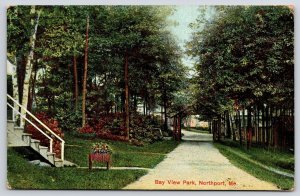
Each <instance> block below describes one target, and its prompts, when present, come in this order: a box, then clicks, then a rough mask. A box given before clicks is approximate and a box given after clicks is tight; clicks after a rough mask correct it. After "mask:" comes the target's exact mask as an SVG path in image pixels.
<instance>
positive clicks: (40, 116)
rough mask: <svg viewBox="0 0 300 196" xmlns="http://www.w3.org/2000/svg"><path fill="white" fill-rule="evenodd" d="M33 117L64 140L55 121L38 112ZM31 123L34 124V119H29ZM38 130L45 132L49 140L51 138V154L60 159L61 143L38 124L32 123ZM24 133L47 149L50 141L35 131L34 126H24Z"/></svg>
mask: <svg viewBox="0 0 300 196" xmlns="http://www.w3.org/2000/svg"><path fill="white" fill-rule="evenodd" d="M35 116H36V117H37V118H38V119H39V120H40V121H42V123H44V124H45V125H46V126H47V127H48V128H49V129H50V130H51V131H53V132H54V133H55V134H56V135H58V136H59V137H61V138H62V139H63V138H64V134H63V132H62V130H61V129H60V128H59V123H58V121H57V120H55V119H53V118H50V117H49V116H48V115H47V114H46V113H45V112H39V113H36V114H35ZM30 120H31V121H32V122H35V120H34V119H30ZM34 124H35V125H36V126H37V127H38V128H39V129H41V130H42V131H43V132H45V133H46V134H47V135H49V136H50V137H51V138H53V144H52V148H53V152H54V153H55V156H56V157H57V158H60V156H61V142H60V140H58V139H57V138H56V137H55V136H54V135H52V134H51V133H50V132H49V131H48V130H46V129H45V128H44V127H43V126H42V125H40V124H39V123H34ZM25 132H27V133H30V134H32V138H33V139H37V140H40V145H43V146H47V147H49V145H50V140H49V139H48V138H47V137H46V136H44V135H43V134H42V133H41V132H40V131H39V130H37V129H36V128H35V127H34V126H32V125H31V124H28V123H27V124H26V126H25Z"/></svg>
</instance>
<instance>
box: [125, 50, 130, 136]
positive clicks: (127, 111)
mask: <svg viewBox="0 0 300 196" xmlns="http://www.w3.org/2000/svg"><path fill="white" fill-rule="evenodd" d="M124 73H125V74H124V81H125V133H126V139H128V140H129V87H128V82H129V81H128V54H127V53H126V54H125V70H124Z"/></svg>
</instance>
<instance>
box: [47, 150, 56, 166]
mask: <svg viewBox="0 0 300 196" xmlns="http://www.w3.org/2000/svg"><path fill="white" fill-rule="evenodd" d="M47 157H48V158H47V159H48V161H49V162H50V163H52V164H53V165H54V164H55V153H51V152H47Z"/></svg>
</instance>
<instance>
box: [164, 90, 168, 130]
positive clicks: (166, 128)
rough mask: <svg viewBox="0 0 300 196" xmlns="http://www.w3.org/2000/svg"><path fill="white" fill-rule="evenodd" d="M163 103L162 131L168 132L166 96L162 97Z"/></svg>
mask: <svg viewBox="0 0 300 196" xmlns="http://www.w3.org/2000/svg"><path fill="white" fill-rule="evenodd" d="M163 102H164V118H165V119H164V120H165V121H164V130H165V131H168V118H167V100H166V96H165V95H164V98H163Z"/></svg>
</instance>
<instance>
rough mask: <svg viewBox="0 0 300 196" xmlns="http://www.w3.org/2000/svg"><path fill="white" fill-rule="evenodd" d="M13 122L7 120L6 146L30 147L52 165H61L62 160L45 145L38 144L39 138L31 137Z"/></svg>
mask: <svg viewBox="0 0 300 196" xmlns="http://www.w3.org/2000/svg"><path fill="white" fill-rule="evenodd" d="M14 124H15V122H14V121H12V120H8V121H7V129H8V130H7V142H8V147H30V148H31V149H32V150H34V151H35V152H36V153H38V154H40V155H41V156H42V157H43V158H44V159H45V160H47V161H48V162H49V163H51V164H52V165H53V166H55V167H63V160H61V159H58V158H56V157H55V153H51V152H50V149H49V148H48V147H47V146H42V145H40V141H39V140H36V139H32V137H31V136H32V135H31V134H28V133H24V129H23V128H21V127H15V126H14Z"/></svg>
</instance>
